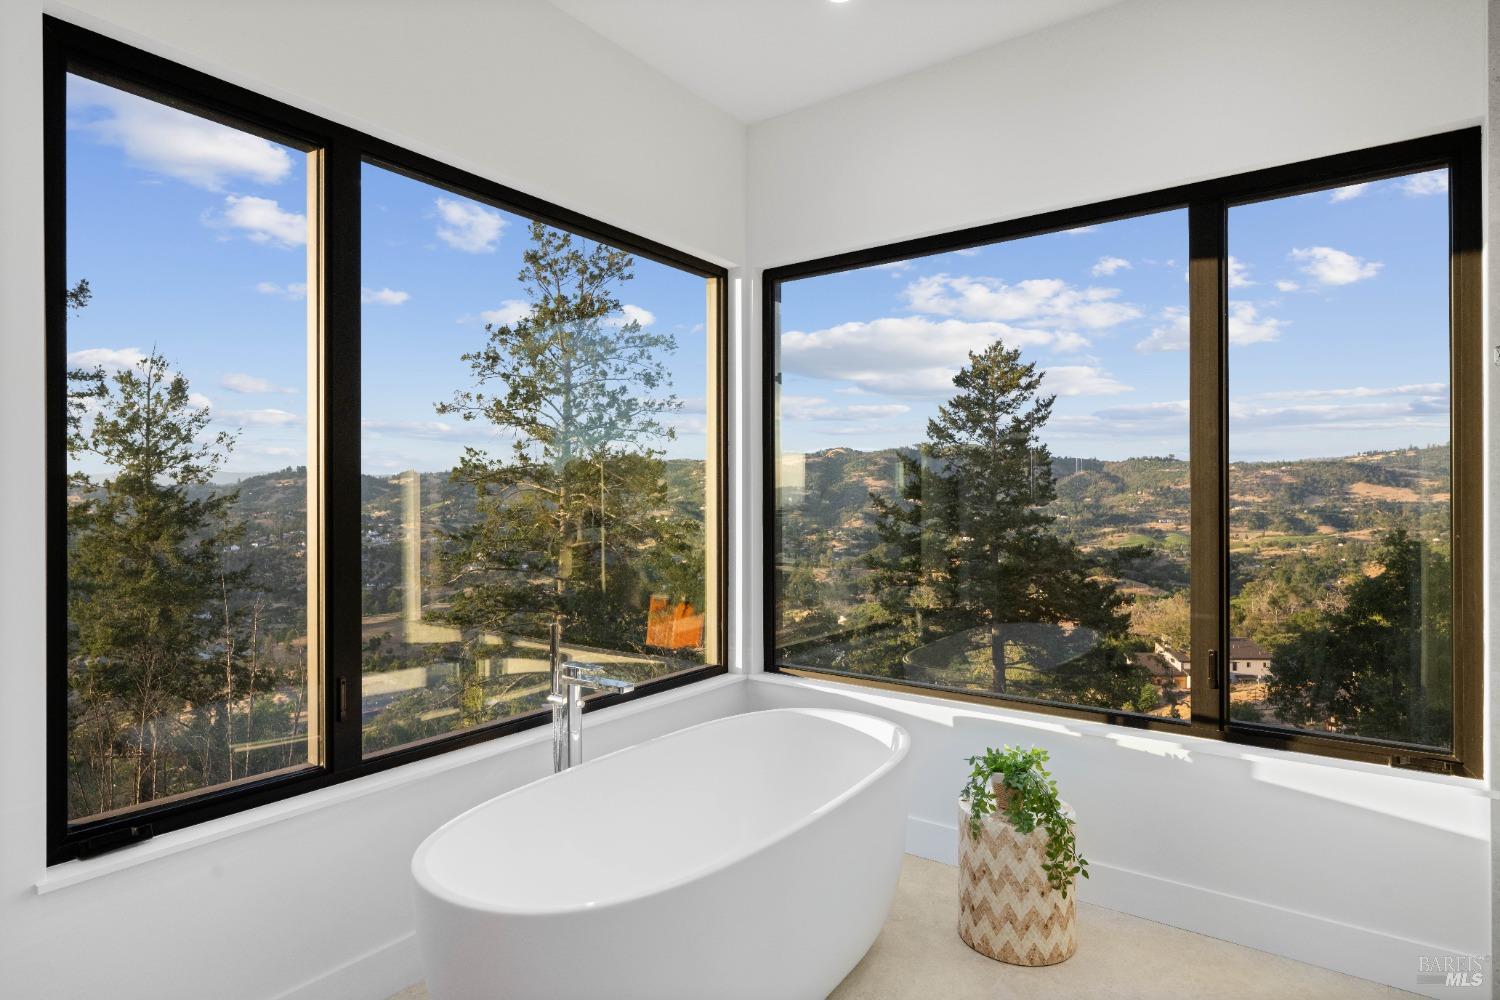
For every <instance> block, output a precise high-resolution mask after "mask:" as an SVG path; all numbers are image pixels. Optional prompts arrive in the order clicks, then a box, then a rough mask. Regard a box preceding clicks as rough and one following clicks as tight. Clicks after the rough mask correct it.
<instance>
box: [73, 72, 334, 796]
mask: <svg viewBox="0 0 1500 1000" xmlns="http://www.w3.org/2000/svg"><path fill="white" fill-rule="evenodd" d="M67 115H68V131H67V165H68V166H67V219H68V222H67V246H68V254H67V273H68V281H69V292H68V304H69V318H68V338H67V350H68V362H67V363H68V373H67V392H68V428H67V433H68V440H67V453H68V494H69V495H68V498H67V503H68V636H67V641H68V687H69V696H68V733H69V739H68V815H69V817H70V818H71V819H74V820H78V819H85V818H92V817H96V816H98V815H101V814H106V813H111V812H115V811H118V810H122V809H129V808H131V807H134V806H138V805H141V804H144V803H147V802H153V801H160V800H162V799H168V798H172V797H175V796H181V795H185V794H188V793H192V792H196V791H200V790H202V789H207V788H213V787H221V786H224V785H227V784H230V783H233V782H237V781H241V780H244V779H246V778H251V777H257V776H263V775H266V774H269V773H271V772H274V771H279V770H282V769H286V768H296V767H299V766H306V765H307V764H308V763H309V762H315V761H317V760H318V759H319V754H318V750H317V743H316V740H315V738H314V737H313V736H312V735H310V732H309V729H310V723H311V720H313V719H315V718H316V715H317V713H316V706H315V704H313V699H312V697H311V694H312V688H311V687H310V685H309V676H310V675H309V664H308V650H309V648H316V647H315V644H313V645H311V646H310V644H309V636H308V626H307V623H308V593H309V586H308V580H309V573H310V571H315V567H310V566H309V563H308V558H309V555H310V554H311V553H312V552H315V551H316V550H315V549H309V547H308V540H309V536H308V532H309V522H308V514H307V512H308V502H307V497H308V476H307V454H308V451H307V434H308V422H307V413H308V405H309V400H308V378H307V371H308V324H307V308H308V307H307V304H306V302H305V301H304V300H305V299H306V292H307V272H308V246H307V244H308V234H309V227H308V223H307V216H308V208H309V206H308V177H307V173H308V171H307V155H308V154H306V153H304V152H302V151H300V150H298V149H294V148H291V147H289V146H285V145H282V144H280V143H277V142H273V141H271V140H269V139H267V138H264V137H262V136H259V135H254V134H251V133H249V132H246V131H241V130H239V129H236V128H233V127H230V126H228V125H224V124H220V123H218V122H216V121H209V120H208V119H206V118H200V117H197V116H195V115H193V114H190V113H188V112H186V111H182V110H178V109H177V108H175V107H168V106H167V105H165V104H162V103H158V102H156V101H153V100H150V99H148V98H146V97H142V96H137V95H135V94H131V93H126V92H124V91H122V90H118V89H115V88H113V87H110V86H107V85H105V84H102V83H99V82H96V81H93V80H89V79H85V78H83V77H80V76H72V75H70V76H69V77H68V101H67Z"/></svg>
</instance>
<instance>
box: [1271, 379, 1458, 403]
mask: <svg viewBox="0 0 1500 1000" xmlns="http://www.w3.org/2000/svg"><path fill="white" fill-rule="evenodd" d="M1449 391H1450V390H1449V386H1448V383H1447V382H1410V383H1407V384H1406V385H1390V386H1365V385H1356V386H1349V387H1347V388H1339V389H1278V390H1275V391H1273V392H1261V393H1256V394H1255V395H1254V396H1253V397H1241V398H1242V399H1244V398H1254V399H1369V398H1371V397H1379V396H1423V397H1427V398H1431V399H1437V398H1439V397H1441V398H1444V399H1446V398H1447V397H1448V395H1449Z"/></svg>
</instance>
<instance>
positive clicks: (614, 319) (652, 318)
mask: <svg viewBox="0 0 1500 1000" xmlns="http://www.w3.org/2000/svg"><path fill="white" fill-rule="evenodd" d="M620 313H621V315H619V316H611V317H609V319H607V320H605V323H607V324H608V325H609V326H628V325H629V324H631V323H639V324H640V325H641V326H643V327H646V326H651V325H652V324H653V323H655V322H656V314H655V313H653V312H652V311H651V310H650V309H642V308H641V307H640V306H633V305H630V304H629V303H628V302H627V303H626V304H625V305H622V306H621V307H620Z"/></svg>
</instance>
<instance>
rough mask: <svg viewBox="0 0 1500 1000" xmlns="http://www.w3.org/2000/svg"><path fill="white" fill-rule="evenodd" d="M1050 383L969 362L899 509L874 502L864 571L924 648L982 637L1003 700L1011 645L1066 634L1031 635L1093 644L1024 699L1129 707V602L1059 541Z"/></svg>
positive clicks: (993, 358)
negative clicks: (1079, 636) (944, 640)
mask: <svg viewBox="0 0 1500 1000" xmlns="http://www.w3.org/2000/svg"><path fill="white" fill-rule="evenodd" d="M1043 377H1044V373H1042V372H1039V371H1037V369H1036V366H1035V364H1034V363H1024V362H1022V361H1021V357H1020V351H1018V350H1013V349H1008V348H1006V347H1005V345H1004V344H1003V343H1002V342H999V341H996V342H995V343H993V344H991V345H990V346H989V347H987V348H986V349H985V350H983V351H980V352H977V353H971V354H970V355H969V363H968V364H967V365H965V366H964V367H963V368H962V369H961V370H960V371H959V373H958V375H957V376H955V378H954V380H953V383H954V386H955V388H956V389H957V390H958V391H957V393H956V394H955V395H954V396H953V397H952V398H951V399H949V400H948V401H947V402H946V403H944V404H943V405H942V406H941V407H939V409H938V414H937V416H936V417H935V418H933V419H932V420H930V421H928V425H927V441H926V442H925V444H924V445H923V447H922V449H921V453H920V455H915V456H906V457H904V458H903V476H902V478H903V480H904V482H903V486H902V491H901V499H900V501H899V502H897V501H888V500H884V499H882V498H879V497H874V498H872V503H873V505H874V510H875V532H876V535H877V537H878V539H879V544H878V545H877V546H876V547H875V549H874V550H873V552H872V554H871V556H870V558H869V560H868V563H867V564H868V565H869V566H870V568H871V570H872V579H873V580H874V582H875V586H876V588H877V592H878V594H879V599H880V600H881V602H882V603H883V604H885V605H886V607H887V609H888V610H889V611H890V612H891V613H892V614H893V616H895V617H896V618H897V620H899V621H903V622H905V623H907V628H908V629H909V630H910V632H911V634H912V636H913V637H914V638H915V639H916V640H917V641H919V642H925V641H928V640H929V639H930V638H931V637H932V636H934V635H942V634H950V633H953V632H955V631H960V630H965V629H972V628H974V627H975V626H978V627H981V628H985V629H987V630H988V632H989V647H990V666H991V669H992V682H991V683H992V687H993V689H994V690H995V691H997V692H1003V691H1006V690H1007V683H1008V680H1007V671H1008V668H1010V667H1011V666H1012V665H1013V664H1012V663H1010V662H1009V661H1008V656H1009V653H1008V650H1009V649H1010V647H1011V646H1012V645H1024V644H1025V643H1027V642H1031V641H1035V640H1034V638H1028V637H1035V636H1037V635H1038V634H1056V635H1057V636H1059V637H1060V636H1061V635H1062V634H1063V632H1064V631H1065V630H1062V629H1060V630H1046V629H1041V630H1039V629H1035V628H1028V627H1026V626H1028V625H1031V624H1035V623H1042V624H1052V625H1062V626H1066V627H1067V628H1069V629H1077V628H1083V629H1087V630H1089V632H1088V633H1085V635H1088V634H1090V633H1092V635H1093V636H1094V637H1095V639H1096V640H1097V641H1096V642H1095V643H1093V644H1092V648H1091V649H1090V651H1088V652H1086V653H1084V654H1083V655H1081V656H1070V657H1068V658H1067V661H1066V662H1064V663H1061V664H1057V665H1055V666H1054V667H1050V668H1049V669H1047V670H1046V671H1043V672H1042V673H1044V674H1045V675H1046V676H1045V678H1044V679H1043V680H1042V681H1041V682H1040V683H1041V685H1042V687H1041V689H1038V690H1028V691H1027V692H1026V693H1028V694H1035V695H1038V696H1042V697H1051V698H1058V699H1060V700H1069V701H1082V702H1084V703H1087V704H1110V705H1114V706H1117V707H1129V706H1134V705H1135V703H1136V702H1137V701H1139V700H1141V699H1143V697H1144V688H1143V685H1144V681H1145V678H1144V677H1143V676H1141V675H1140V673H1139V672H1138V671H1135V670H1134V669H1132V668H1131V667H1130V666H1129V665H1128V663H1127V662H1126V660H1125V658H1124V655H1123V653H1122V651H1121V650H1120V649H1119V648H1118V646H1119V640H1121V639H1122V638H1123V636H1124V633H1125V628H1126V624H1127V619H1126V616H1125V615H1124V613H1123V612H1122V611H1121V606H1122V604H1123V602H1124V600H1123V598H1122V597H1121V596H1120V595H1119V594H1118V592H1117V591H1116V590H1115V588H1114V586H1113V584H1111V583H1109V582H1107V581H1106V580H1103V579H1101V578H1100V575H1099V571H1100V566H1099V565H1098V564H1096V562H1095V561H1094V560H1092V559H1090V558H1089V557H1088V556H1087V555H1085V554H1084V553H1083V552H1082V551H1080V550H1079V549H1078V548H1077V546H1076V545H1074V544H1073V543H1072V542H1069V541H1067V540H1065V539H1063V538H1060V537H1059V536H1058V535H1057V534H1056V533H1055V532H1053V531H1052V530H1051V527H1052V524H1053V520H1054V518H1053V516H1052V515H1051V514H1050V513H1048V511H1047V507H1048V505H1049V504H1051V503H1052V501H1053V499H1054V498H1055V489H1054V485H1053V473H1052V458H1051V455H1050V454H1049V453H1048V450H1047V448H1046V446H1045V445H1043V444H1042V443H1041V442H1040V439H1039V432H1040V430H1041V428H1042V426H1043V425H1044V424H1045V423H1046V421H1047V419H1048V417H1049V416H1050V415H1051V412H1052V403H1053V399H1054V397H1052V396H1042V395H1039V392H1040V389H1041V386H1042V381H1043ZM1047 645H1051V646H1053V648H1052V649H1041V648H1039V649H1036V650H1034V653H1035V654H1036V655H1037V656H1040V657H1042V658H1044V659H1045V658H1046V657H1047V656H1048V655H1049V654H1055V653H1056V651H1057V650H1056V645H1057V644H1054V643H1048V644H1047ZM1062 645H1066V643H1062Z"/></svg>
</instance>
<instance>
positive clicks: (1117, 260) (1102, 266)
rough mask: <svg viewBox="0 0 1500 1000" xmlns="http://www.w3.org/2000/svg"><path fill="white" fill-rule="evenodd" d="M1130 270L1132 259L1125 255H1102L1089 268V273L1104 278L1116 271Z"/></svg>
mask: <svg viewBox="0 0 1500 1000" xmlns="http://www.w3.org/2000/svg"><path fill="white" fill-rule="evenodd" d="M1128 270H1130V261H1128V260H1126V259H1125V258H1124V257H1100V258H1099V259H1098V260H1097V261H1095V262H1094V266H1093V267H1091V268H1089V273H1090V274H1092V275H1093V276H1094V277H1096V278H1102V277H1105V276H1106V275H1111V274H1114V273H1115V272H1116V271H1128Z"/></svg>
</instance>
